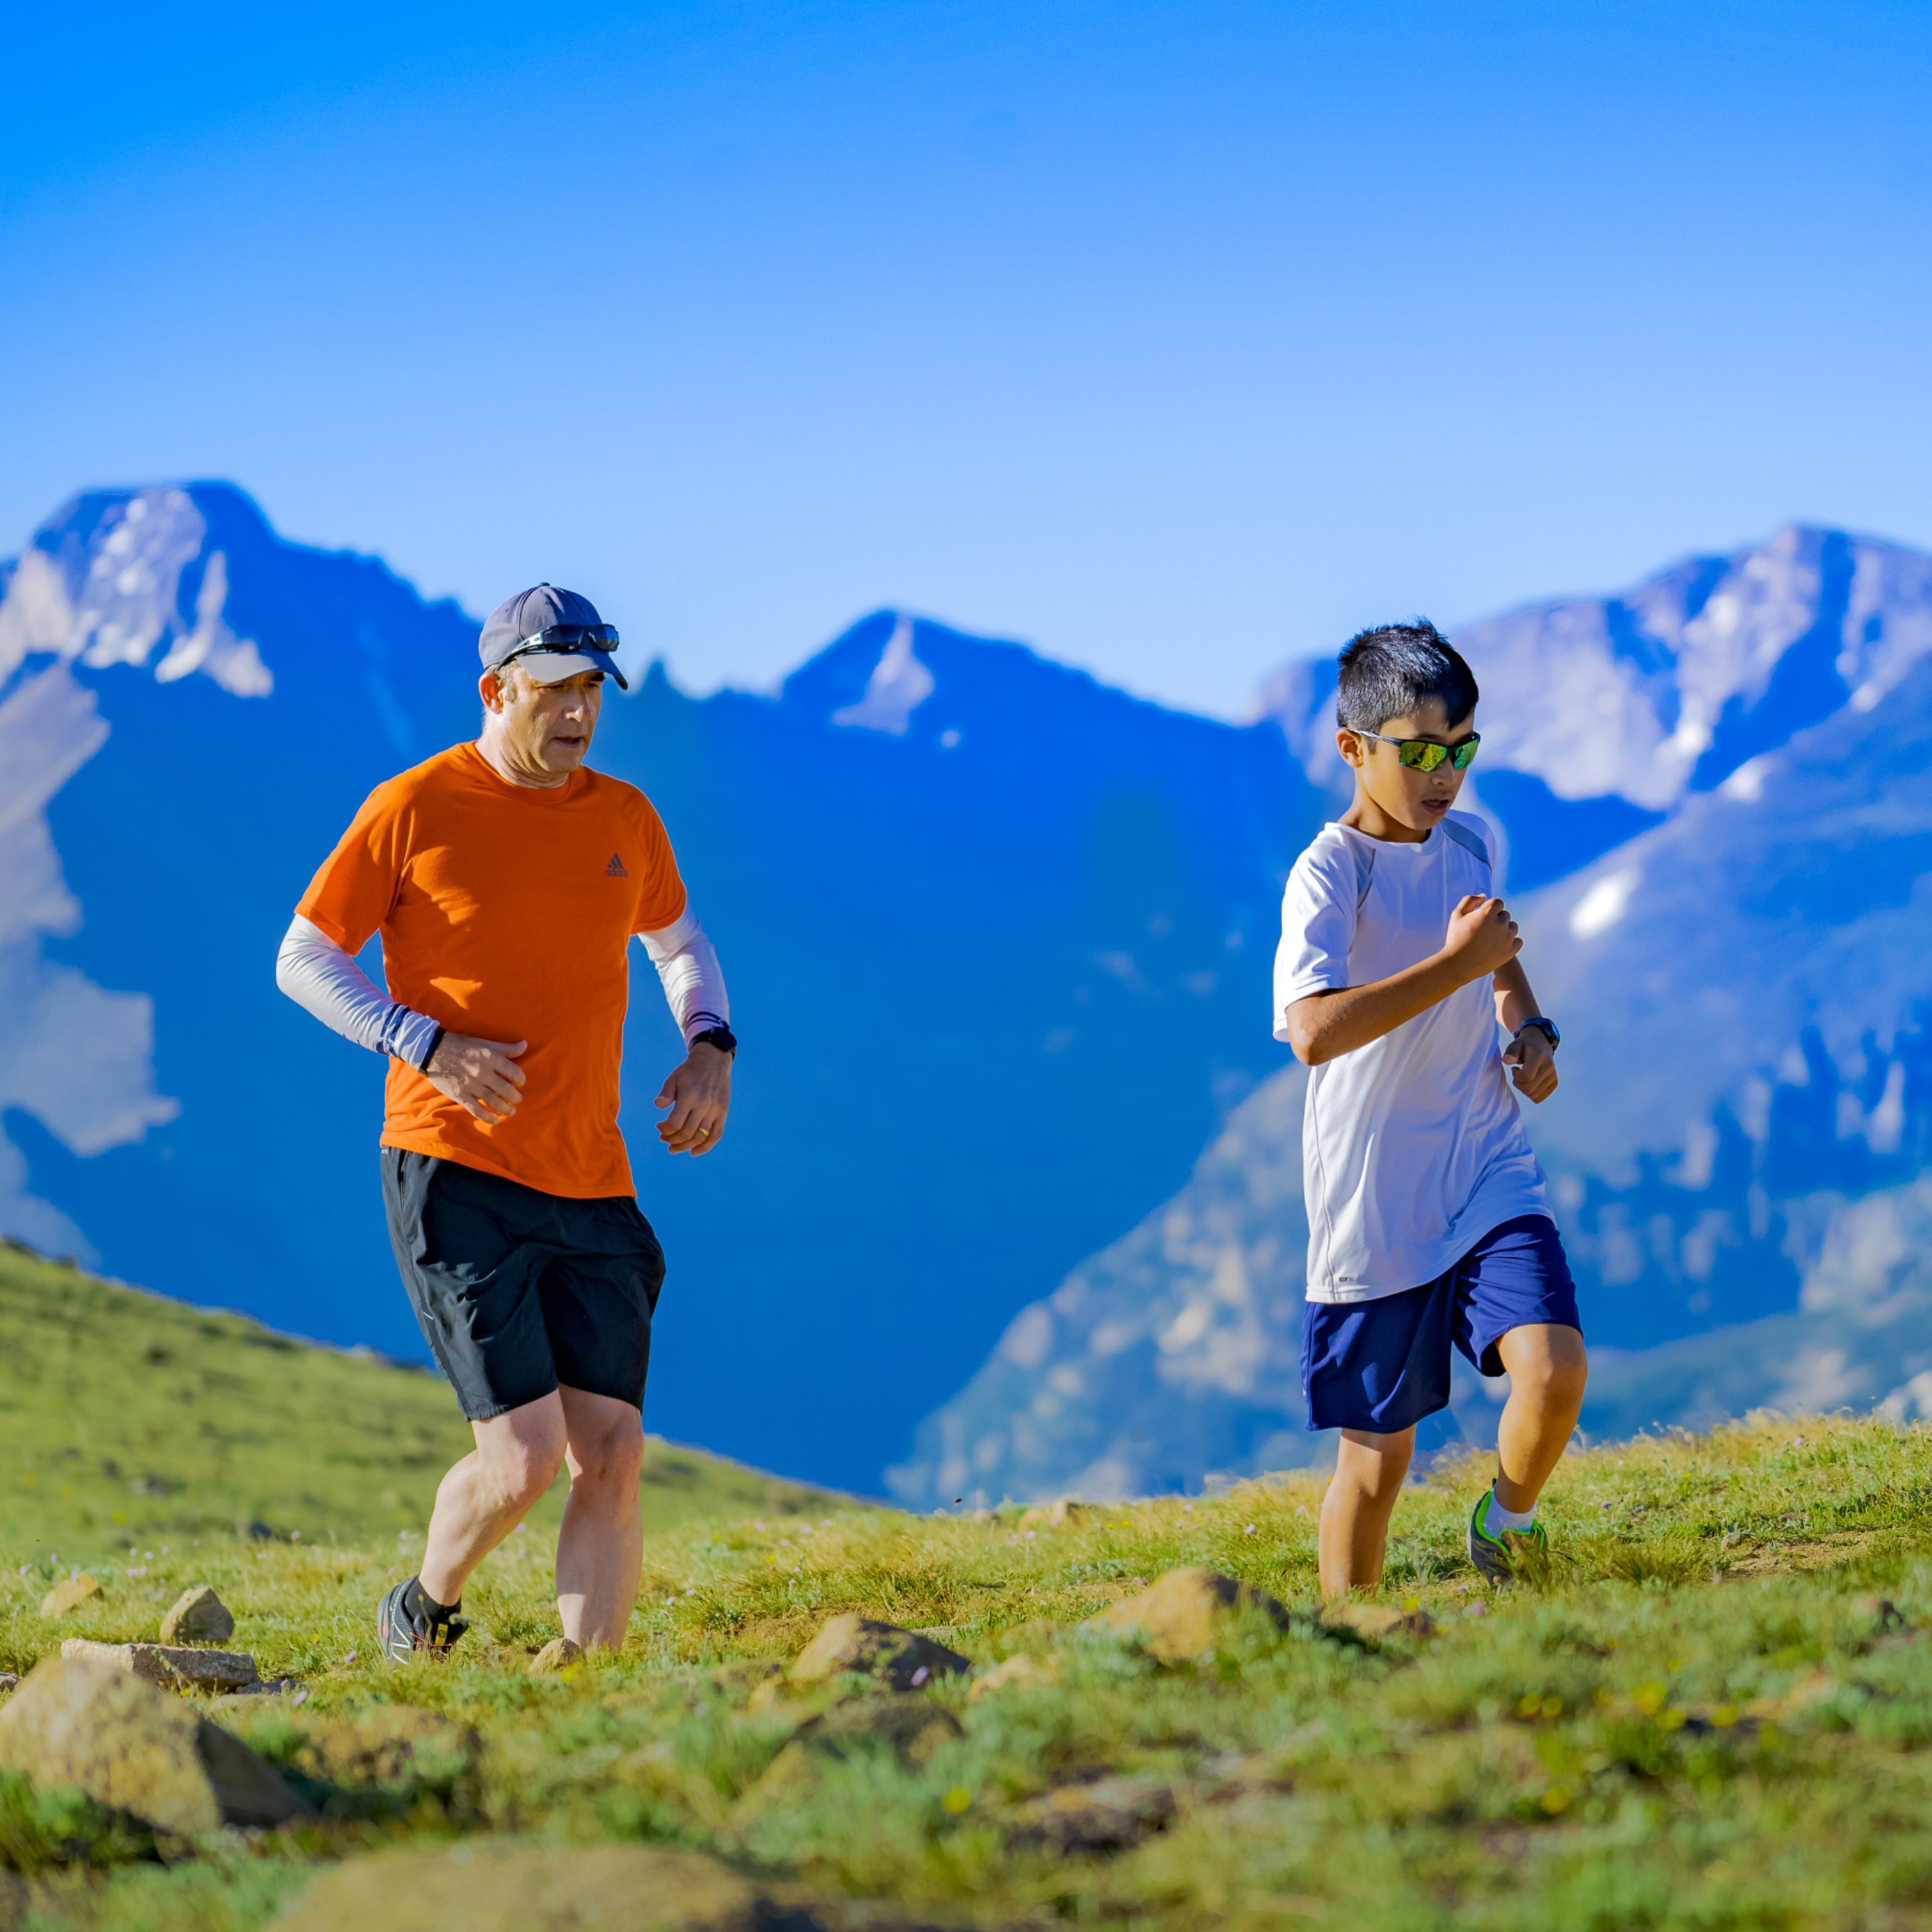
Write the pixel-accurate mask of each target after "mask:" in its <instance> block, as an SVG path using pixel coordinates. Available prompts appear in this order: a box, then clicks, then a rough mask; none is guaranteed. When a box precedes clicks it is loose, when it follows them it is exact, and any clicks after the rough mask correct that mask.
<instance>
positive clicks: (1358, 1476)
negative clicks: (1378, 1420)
mask: <svg viewBox="0 0 1932 1932" xmlns="http://www.w3.org/2000/svg"><path fill="white" fill-rule="evenodd" d="M1414 1453H1415V1430H1413V1429H1403V1430H1398V1431H1397V1433H1395V1434H1394V1435H1393V1436H1377V1435H1374V1434H1373V1433H1370V1431H1369V1430H1366V1429H1345V1430H1343V1431H1342V1440H1341V1442H1340V1444H1338V1445H1337V1448H1336V1452H1335V1473H1334V1475H1333V1476H1332V1477H1331V1478H1329V1482H1328V1494H1327V1495H1326V1496H1324V1497H1323V1498H1322V1529H1321V1537H1320V1542H1319V1550H1320V1556H1321V1565H1322V1595H1323V1596H1325V1597H1328V1598H1336V1597H1346V1595H1348V1594H1349V1592H1350V1591H1351V1590H1373V1589H1375V1588H1376V1586H1378V1585H1379V1584H1380V1583H1381V1582H1382V1557H1383V1555H1384V1553H1385V1552H1386V1551H1387V1550H1388V1526H1389V1518H1390V1517H1391V1515H1392V1514H1394V1510H1395V1499H1396V1498H1397V1496H1400V1494H1401V1493H1402V1479H1403V1477H1405V1476H1406V1475H1408V1474H1409V1457H1411V1456H1412V1454H1414Z"/></svg>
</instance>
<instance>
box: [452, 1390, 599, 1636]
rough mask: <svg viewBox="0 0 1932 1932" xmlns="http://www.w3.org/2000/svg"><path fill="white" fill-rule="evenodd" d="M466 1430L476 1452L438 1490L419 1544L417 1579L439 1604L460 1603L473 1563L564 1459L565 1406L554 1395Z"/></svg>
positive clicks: (523, 1512)
mask: <svg viewBox="0 0 1932 1932" xmlns="http://www.w3.org/2000/svg"><path fill="white" fill-rule="evenodd" d="M631 1413H632V1414H633V1415H635V1414H636V1413H637V1412H636V1411H635V1410H632V1411H631ZM469 1427H470V1432H471V1433H472V1435H474V1436H475V1438H476V1447H475V1448H474V1449H472V1451H470V1452H469V1454H468V1455H467V1456H466V1457H463V1460H462V1461H461V1462H460V1463H458V1464H457V1465H456V1466H455V1468H453V1469H452V1470H451V1471H450V1472H449V1475H446V1476H445V1477H444V1478H443V1481H442V1482H441V1484H440V1485H438V1487H437V1493H436V1508H435V1509H434V1511H432V1512H431V1516H430V1520H429V1535H428V1536H427V1537H426V1538H425V1539H424V1541H423V1559H422V1569H421V1570H420V1571H419V1573H418V1574H419V1577H420V1578H421V1580H422V1587H423V1592H424V1594H425V1595H426V1596H428V1597H431V1598H434V1601H436V1602H437V1603H439V1604H456V1603H459V1602H460V1601H462V1597H463V1586H464V1584H466V1583H468V1582H469V1578H470V1576H471V1574H472V1572H473V1571H475V1568H476V1566H477V1565H478V1564H479V1563H481V1562H482V1560H483V1559H484V1557H486V1556H488V1555H489V1553H490V1551H491V1550H494V1549H495V1548H496V1546H497V1544H499V1543H501V1542H502V1540H503V1539H504V1538H505V1537H506V1536H508V1535H509V1533H510V1532H511V1530H513V1529H515V1528H516V1526H517V1524H518V1523H521V1522H522V1521H523V1518H524V1517H526V1516H527V1515H528V1514H529V1513H530V1511H531V1510H532V1508H535V1505H536V1504H537V1503H538V1502H539V1501H540V1500H541V1498H542V1496H543V1494H544V1491H545V1490H547V1489H548V1488H549V1487H550V1484H552V1483H553V1482H554V1481H556V1472H557V1471H558V1469H559V1468H560V1467H561V1466H562V1463H563V1457H564V1448H565V1422H564V1408H563V1404H562V1402H561V1401H560V1400H559V1399H558V1397H556V1395H555V1394H550V1395H546V1396H539V1397H538V1398H537V1400H535V1402H526V1403H524V1404H523V1406H522V1407H521V1408H520V1409H511V1410H509V1411H508V1412H507V1413H506V1414H505V1415H494V1416H492V1417H491V1418H490V1420H489V1421H487V1422H472V1424H470V1425H469Z"/></svg>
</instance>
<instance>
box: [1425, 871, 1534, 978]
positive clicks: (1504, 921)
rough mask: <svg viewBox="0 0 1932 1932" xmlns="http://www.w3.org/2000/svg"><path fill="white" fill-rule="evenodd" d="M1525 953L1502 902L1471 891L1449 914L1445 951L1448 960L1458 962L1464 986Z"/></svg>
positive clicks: (1507, 910)
mask: <svg viewBox="0 0 1932 1932" xmlns="http://www.w3.org/2000/svg"><path fill="white" fill-rule="evenodd" d="M1522 950H1523V941H1521V940H1520V939H1519V938H1517V930H1516V921H1515V920H1514V919H1511V917H1510V916H1509V908H1508V907H1507V906H1506V905H1505V904H1503V902H1502V900H1501V899H1493V898H1485V897H1484V895H1482V894H1481V892H1472V893H1470V894H1469V896H1468V897H1467V898H1463V899H1459V900H1458V901H1457V904H1456V910H1454V912H1452V913H1451V914H1450V915H1449V932H1448V937H1447V938H1445V940H1444V941H1443V942H1442V952H1443V956H1444V957H1445V959H1451V960H1454V962H1455V963H1456V965H1457V968H1459V970H1460V971H1461V973H1462V975H1463V981H1464V983H1465V984H1467V983H1468V982H1469V981H1470V980H1480V979H1481V977H1483V975H1484V974H1485V973H1493V972H1494V971H1496V968H1498V967H1499V966H1507V965H1508V964H1509V962H1511V960H1512V959H1514V958H1515V957H1516V956H1517V954H1518V953H1520V952H1521V951H1522Z"/></svg>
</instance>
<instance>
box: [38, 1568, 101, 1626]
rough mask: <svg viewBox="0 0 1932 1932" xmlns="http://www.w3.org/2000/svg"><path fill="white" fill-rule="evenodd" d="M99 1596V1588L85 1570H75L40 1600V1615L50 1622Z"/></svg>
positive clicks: (67, 1614)
mask: <svg viewBox="0 0 1932 1932" xmlns="http://www.w3.org/2000/svg"><path fill="white" fill-rule="evenodd" d="M100 1594H101V1586H100V1585H99V1584H98V1583H96V1582H95V1580H94V1579H93V1578H92V1577H90V1576H89V1574H87V1572H86V1571H85V1570H77V1571H75V1572H74V1574H73V1575H72V1576H71V1577H66V1578H64V1579H63V1580H62V1581H61V1582H59V1583H56V1584H55V1586H53V1588H52V1589H51V1590H49V1592H47V1594H46V1595H45V1596H44V1597H43V1598H41V1599H40V1615H41V1616H43V1617H46V1618H47V1619H50V1620H51V1619H53V1618H55V1617H65V1616H69V1615H71V1613H73V1612H74V1611H75V1610H79V1609H80V1607H81V1605H82V1604H85V1603H86V1602H88V1601H90V1600H91V1599H92V1598H95V1597H98V1596H99V1595H100Z"/></svg>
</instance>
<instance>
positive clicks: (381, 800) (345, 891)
mask: <svg viewBox="0 0 1932 1932" xmlns="http://www.w3.org/2000/svg"><path fill="white" fill-rule="evenodd" d="M406 844H407V833H406V829H405V824H404V812H403V810H402V808H401V802H400V801H399V800H398V798H397V796H396V792H395V786H394V784H383V785H378V786H377V787H376V789H375V790H374V791H372V792H371V793H370V794H369V796H368V797H367V798H366V799H364V800H363V801H362V810H361V811H359V812H357V813H356V816H355V817H354V819H353V820H351V821H350V826H349V829H348V830H347V832H344V834H343V835H342V837H341V841H340V842H339V843H338V844H337V846H336V848H335V850H334V851H333V852H332V853H330V854H329V856H328V857H327V858H326V859H324V860H323V862H322V865H321V868H320V870H319V871H317V873H316V875H315V877H314V878H312V879H311V880H310V881H309V882H308V891H307V892H304V893H303V894H302V898H301V899H300V901H299V902H298V903H297V904H296V911H297V912H298V913H300V914H301V915H302V917H303V918H304V919H307V920H308V922H310V924H311V925H312V926H317V927H318V928H319V929H320V930H321V931H322V932H325V933H326V934H327V935H328V936H329V938H331V939H332V940H334V941H335V943H336V944H337V945H338V946H339V947H341V948H342V950H344V952H345V953H360V952H361V951H362V949H363V947H365V946H366V945H368V943H369V939H370V935H371V934H372V933H374V932H375V930H376V929H377V927H378V926H380V925H381V924H382V922H383V920H384V919H386V918H387V917H388V916H389V909H390V907H392V906H393V905H394V904H395V901H396V893H397V890H398V887H399V886H400V885H401V881H402V875H403V865H404V859H405V857H406V856H407V854H406V852H405V850H404V847H405V845H406Z"/></svg>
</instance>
